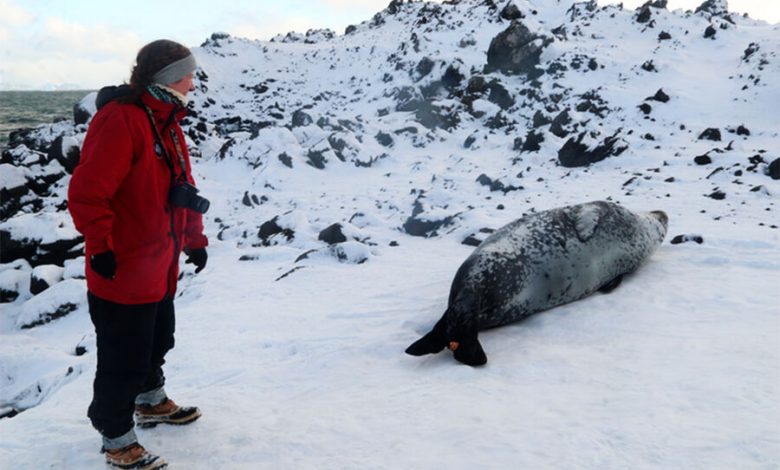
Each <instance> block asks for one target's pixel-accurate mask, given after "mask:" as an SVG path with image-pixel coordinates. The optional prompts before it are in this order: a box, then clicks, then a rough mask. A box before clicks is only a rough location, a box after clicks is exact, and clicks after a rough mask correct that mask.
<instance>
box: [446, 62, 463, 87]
mask: <svg viewBox="0 0 780 470" xmlns="http://www.w3.org/2000/svg"><path fill="white" fill-rule="evenodd" d="M465 79H466V77H465V76H464V75H463V74H462V73H460V70H459V69H458V68H457V67H455V66H453V65H450V66H449V67H447V70H446V71H445V72H444V75H442V77H441V83H442V84H443V85H444V87H445V88H447V89H448V90H454V89H456V88H458V87H459V86H460V84H461V83H463V80H465Z"/></svg>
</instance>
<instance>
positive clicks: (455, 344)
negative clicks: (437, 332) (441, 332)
mask: <svg viewBox="0 0 780 470" xmlns="http://www.w3.org/2000/svg"><path fill="white" fill-rule="evenodd" d="M459 347H460V343H459V342H457V341H450V344H448V345H447V349H449V350H450V351H457V350H458V348H459Z"/></svg>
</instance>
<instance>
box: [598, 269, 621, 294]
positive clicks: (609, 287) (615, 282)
mask: <svg viewBox="0 0 780 470" xmlns="http://www.w3.org/2000/svg"><path fill="white" fill-rule="evenodd" d="M621 282H623V275H622V274H621V275H620V276H618V277H616V278H615V279H612V280H611V281H609V282H607V283H606V284H604V285H603V286H601V287H599V292H601V293H602V294H609V293H610V292H612V291H613V290H615V289H617V288H618V286H619V285H620V283H621Z"/></svg>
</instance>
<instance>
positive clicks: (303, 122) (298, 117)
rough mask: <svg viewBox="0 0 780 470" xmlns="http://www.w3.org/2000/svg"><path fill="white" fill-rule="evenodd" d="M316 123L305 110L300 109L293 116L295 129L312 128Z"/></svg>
mask: <svg viewBox="0 0 780 470" xmlns="http://www.w3.org/2000/svg"><path fill="white" fill-rule="evenodd" d="M313 123H314V119H312V117H311V116H310V115H309V114H307V113H306V111H304V110H303V109H299V110H297V111H295V112H294V113H293V116H292V126H293V127H304V126H310V125H311V124H313Z"/></svg>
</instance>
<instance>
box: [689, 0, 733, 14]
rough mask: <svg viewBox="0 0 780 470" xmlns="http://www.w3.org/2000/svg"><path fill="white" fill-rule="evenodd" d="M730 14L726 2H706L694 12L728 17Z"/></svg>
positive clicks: (711, 0) (721, 0)
mask: <svg viewBox="0 0 780 470" xmlns="http://www.w3.org/2000/svg"><path fill="white" fill-rule="evenodd" d="M728 12H729V10H728V6H727V2H726V0H705V1H704V2H702V4H701V5H699V6H698V7H696V10H695V11H694V13H706V14H709V15H713V16H722V15H726V14H728Z"/></svg>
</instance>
